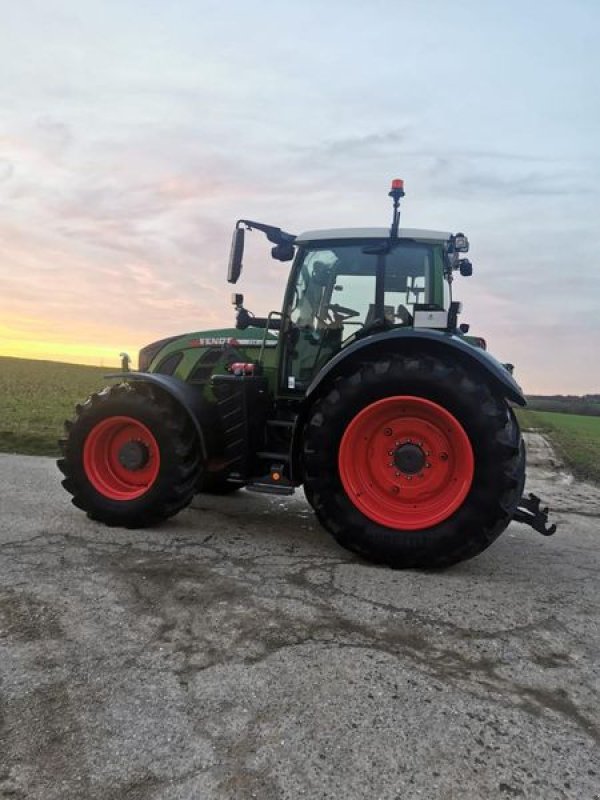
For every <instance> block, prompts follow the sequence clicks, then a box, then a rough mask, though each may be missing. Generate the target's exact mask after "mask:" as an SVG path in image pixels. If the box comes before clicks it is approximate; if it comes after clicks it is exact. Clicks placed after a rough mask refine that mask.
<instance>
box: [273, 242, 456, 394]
mask: <svg viewBox="0 0 600 800" xmlns="http://www.w3.org/2000/svg"><path fill="white" fill-rule="evenodd" d="M399 234H400V235H399V237H398V238H397V239H396V240H394V241H393V242H390V241H389V231H388V230H386V229H385V228H381V229H377V228H375V229H355V230H352V229H350V230H347V229H346V230H328V231H327V230H326V231H310V232H308V233H305V234H301V235H300V236H298V237H297V239H296V246H297V247H298V255H297V258H296V261H295V263H294V267H293V269H292V272H291V275H290V281H289V285H288V291H287V294H286V298H285V305H284V308H283V320H284V331H285V336H286V343H285V362H286V368H285V375H286V380H287V388H288V389H298V390H302V391H304V390H305V389H306V388H307V387H308V385H309V384H310V382H311V381H312V379H313V378H314V376H315V375H316V374H317V373H318V371H319V370H320V369H321V368H322V367H323V365H324V364H326V363H327V362H328V361H329V360H330V359H331V358H332V357H333V356H334V355H335V354H336V353H338V352H339V351H340V350H341V349H343V348H344V347H346V346H348V345H349V344H351V343H352V342H354V341H356V340H357V339H359V338H362V337H365V336H368V335H370V334H373V333H377V332H382V331H385V330H389V329H392V328H397V327H398V328H402V327H412V326H413V325H414V319H415V310H419V309H424V308H427V309H433V308H436V309H439V310H442V309H443V307H444V291H443V278H442V272H443V263H444V262H443V259H444V252H443V248H444V244H445V242H446V241H447V235H446V234H439V233H435V232H431V231H400V232H399ZM380 275H381V278H380V277H379V276H380ZM379 283H380V284H381V286H380V287H379V286H378V284H379Z"/></svg>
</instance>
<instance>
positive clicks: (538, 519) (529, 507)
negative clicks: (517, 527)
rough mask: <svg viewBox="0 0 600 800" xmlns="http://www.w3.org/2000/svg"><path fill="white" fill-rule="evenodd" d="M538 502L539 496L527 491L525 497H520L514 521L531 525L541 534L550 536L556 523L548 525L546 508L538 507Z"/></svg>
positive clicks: (554, 529)
mask: <svg viewBox="0 0 600 800" xmlns="http://www.w3.org/2000/svg"><path fill="white" fill-rule="evenodd" d="M540 502H541V501H540V498H539V497H537V496H536V495H535V494H531V493H529V495H528V496H527V497H522V498H521V499H520V501H519V505H518V507H517V510H516V511H515V514H514V516H513V519H514V520H515V522H522V523H523V524H524V525H529V526H531V527H532V528H533V529H534V530H535V531H537V532H538V533H541V534H542V536H552V534H553V533H554V532H555V531H556V525H548V508H540Z"/></svg>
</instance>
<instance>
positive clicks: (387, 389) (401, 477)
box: [303, 353, 525, 568]
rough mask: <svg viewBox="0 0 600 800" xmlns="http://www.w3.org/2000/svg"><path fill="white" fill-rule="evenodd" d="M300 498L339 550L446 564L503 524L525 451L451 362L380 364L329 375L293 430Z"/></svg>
mask: <svg viewBox="0 0 600 800" xmlns="http://www.w3.org/2000/svg"><path fill="white" fill-rule="evenodd" d="M303 458H304V469H305V492H306V496H307V498H308V500H309V502H310V503H311V505H312V506H313V508H314V509H315V512H316V514H317V516H318V518H319V520H320V522H321V523H322V524H323V525H324V527H325V528H327V529H328V530H329V531H330V532H331V533H332V534H333V536H334V537H335V538H336V540H337V541H338V542H339V543H340V544H341V545H342V546H344V547H346V548H348V549H349V550H352V551H354V552H357V553H360V554H361V555H362V556H364V557H365V558H367V559H369V560H371V561H375V562H380V563H381V562H383V563H387V564H388V565H390V566H392V567H421V568H431V567H445V566H449V565H451V564H454V563H456V562H459V561H463V560H466V559H468V558H472V557H473V556H475V555H477V554H478V553H481V552H482V551H483V550H485V549H486V548H487V547H489V545H490V544H491V543H492V542H493V541H494V540H495V539H496V538H497V537H498V536H499V535H500V534H501V533H502V531H503V530H504V529H505V528H506V526H507V525H508V524H509V522H510V520H511V518H512V516H513V514H514V511H515V510H516V507H517V505H518V502H519V499H520V497H521V494H522V490H523V484H524V480H525V448H524V444H523V440H522V437H521V434H520V430H519V426H518V423H517V420H516V418H515V416H514V414H513V412H512V410H511V409H510V407H509V406H508V405H507V403H506V401H505V400H504V399H503V398H502V397H499V396H497V395H495V394H494V392H493V391H492V390H491V389H490V387H489V386H488V385H487V384H486V383H485V382H484V381H483V380H482V378H481V377H480V375H478V374H470V373H469V372H468V370H467V369H466V368H465V367H464V366H463V365H462V364H460V363H459V362H457V361H456V360H454V359H453V358H452V357H450V356H438V355H435V356H433V355H430V354H427V353H420V354H414V355H410V356H408V355H406V356H401V355H397V354H389V355H385V354H384V355H380V356H379V357H378V358H377V359H376V360H374V361H373V362H369V363H363V364H361V365H358V366H357V367H356V370H355V371H354V373H353V374H350V375H347V376H342V377H339V378H338V379H337V380H336V382H335V384H334V386H333V388H331V389H330V390H329V391H328V392H327V393H326V394H325V395H324V396H322V397H321V398H320V399H319V400H317V401H316V403H315V405H314V407H313V409H312V411H311V413H310V415H309V418H308V422H307V424H306V427H305V430H304V445H303Z"/></svg>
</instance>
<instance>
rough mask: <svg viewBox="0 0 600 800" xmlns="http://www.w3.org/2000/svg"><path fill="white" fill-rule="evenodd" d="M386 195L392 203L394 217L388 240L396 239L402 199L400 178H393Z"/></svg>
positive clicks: (402, 186) (402, 183) (402, 182)
mask: <svg viewBox="0 0 600 800" xmlns="http://www.w3.org/2000/svg"><path fill="white" fill-rule="evenodd" d="M388 195H389V197H391V198H392V199H393V201H394V216H393V218H392V227H391V229H390V239H397V238H398V226H399V225H400V198H401V197H404V181H403V180H401V179H400V178H394V180H393V181H392V188H391V190H390V192H389V193H388Z"/></svg>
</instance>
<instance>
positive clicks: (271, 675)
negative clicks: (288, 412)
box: [0, 434, 600, 800]
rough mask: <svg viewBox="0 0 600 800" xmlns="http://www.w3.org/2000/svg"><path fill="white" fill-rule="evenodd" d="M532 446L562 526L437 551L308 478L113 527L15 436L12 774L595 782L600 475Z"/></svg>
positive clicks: (57, 798)
mask: <svg viewBox="0 0 600 800" xmlns="http://www.w3.org/2000/svg"><path fill="white" fill-rule="evenodd" d="M529 449H530V471H529V484H528V486H529V489H531V490H533V491H536V492H538V493H539V494H541V495H543V496H544V497H545V498H546V500H548V501H550V503H551V505H552V506H553V507H554V510H555V513H554V518H555V520H556V521H558V522H559V523H560V527H559V531H558V533H557V534H556V535H555V536H554V537H552V538H549V539H546V538H544V537H542V536H540V535H539V534H536V533H534V532H532V531H530V530H529V529H527V528H524V527H522V526H519V525H516V524H513V525H511V527H510V528H509V530H508V531H507V532H506V533H505V534H504V535H503V536H502V537H501V538H500V539H499V540H498V542H497V543H496V544H494V545H493V546H492V547H491V548H490V549H489V550H487V551H486V552H485V553H484V554H482V555H481V556H479V557H478V558H476V559H474V560H472V561H470V562H467V563H465V564H462V565H459V566H457V567H454V568H452V569H450V570H447V571H445V572H439V573H427V572H422V571H420V572H419V571H413V572H394V571H391V570H388V569H384V568H381V567H374V566H370V565H369V564H365V563H363V562H361V561H360V560H358V559H357V558H355V557H353V556H352V555H351V554H349V553H347V552H345V551H344V550H342V549H340V548H339V547H338V546H337V545H336V544H335V543H334V542H333V541H332V540H331V539H330V538H329V537H328V535H327V534H325V533H324V532H323V531H322V530H321V529H320V527H319V525H318V524H317V523H316V521H315V519H314V517H313V515H312V512H311V511H310V509H309V507H308V505H307V504H306V502H305V500H304V498H303V496H302V495H301V494H299V495H297V496H295V497H292V498H289V499H287V498H286V499H284V500H282V499H280V498H273V497H266V496H259V495H252V494H250V493H248V492H245V491H243V492H240V493H239V494H238V496H234V497H230V498H211V497H200V496H199V497H197V498H196V501H195V503H194V508H191V509H189V510H187V511H185V512H183V513H182V514H180V515H179V516H178V517H177V518H175V519H174V520H172V521H170V522H169V523H168V524H165V525H164V526H163V527H161V528H159V529H154V530H151V531H145V532H139V531H138V532H131V531H124V530H120V529H109V528H105V527H103V526H101V525H98V524H95V523H92V522H90V521H89V520H87V518H86V517H85V516H84V515H83V514H82V513H81V512H79V511H77V510H76V509H75V508H73V507H72V506H71V505H70V503H69V499H68V496H67V494H66V493H65V492H64V491H63V490H62V489H61V488H60V485H59V474H58V472H57V470H56V468H55V466H54V462H53V461H52V460H51V459H46V458H34V457H26V456H13V455H0V547H1V557H0V571H1V580H0V681H1V684H0V798H3V799H4V798H7V799H8V798H10V799H11V800H21V799H22V798H32V800H33V799H34V798H35V800H38V798H39V800H71V799H72V798H82V799H83V798H85V800H99V799H100V798H102V800H142V799H143V800H146V798H147V799H148V800H188V799H189V800H191V798H194V799H195V800H196V799H197V800H213V799H214V800H221V799H224V800H229V799H230V798H235V799H237V798H240V799H241V800H246V798H260V799H261V800H272V799H273V800H275V799H276V798H277V799H279V798H281V799H282V800H283V799H284V798H286V799H288V798H289V799H292V798H293V799H295V798H302V797H306V798H311V800H318V799H320V798H335V799H336V800H337V798H341V799H342V800H354V799H356V800H363V799H364V798H368V800H411V799H412V798H425V799H426V800H433V799H435V798H444V799H446V798H447V800H455V799H457V798H469V800H472V799H475V800H476V799H477V798H485V799H486V800H493V799H494V798H501V799H502V800H506V798H515V797H524V798H536V799H537V798H540V800H541V799H542V798H543V800H554V798H585V800H591V799H592V798H600V747H599V746H598V745H599V742H600V698H599V694H600V681H599V676H600V659H599V650H600V635H599V620H600V614H599V607H600V592H599V591H598V590H599V578H598V567H599V553H600V524H599V517H600V489H598V488H594V487H591V486H586V485H583V484H581V483H574V482H573V481H572V479H571V478H570V477H569V476H567V475H566V474H565V473H564V472H563V471H562V469H561V467H560V465H559V464H558V463H557V462H556V459H555V458H554V456H553V454H552V452H551V451H550V449H549V447H548V445H547V444H546V443H545V442H544V440H543V439H542V438H541V437H539V436H537V435H535V434H533V435H530V436H529Z"/></svg>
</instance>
